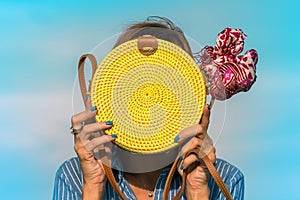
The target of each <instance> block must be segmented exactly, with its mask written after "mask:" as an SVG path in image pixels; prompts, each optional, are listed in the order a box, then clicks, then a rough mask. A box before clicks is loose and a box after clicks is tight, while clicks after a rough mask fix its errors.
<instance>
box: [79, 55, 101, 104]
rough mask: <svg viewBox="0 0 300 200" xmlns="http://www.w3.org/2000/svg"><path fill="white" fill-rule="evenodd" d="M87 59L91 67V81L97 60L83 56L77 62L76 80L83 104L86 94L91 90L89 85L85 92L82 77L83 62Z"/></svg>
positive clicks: (90, 56)
mask: <svg viewBox="0 0 300 200" xmlns="http://www.w3.org/2000/svg"><path fill="white" fill-rule="evenodd" d="M87 58H88V59H89V60H90V62H91V65H92V77H91V79H93V76H94V73H95V71H96V69H97V60H96V58H95V56H94V55H92V54H84V55H82V56H81V57H80V58H79V61H78V79H79V86H80V90H81V95H82V99H83V102H85V100H86V95H87V92H90V90H91V84H90V85H89V88H88V91H87V87H86V82H85V76H84V63H85V60H86V59H87Z"/></svg>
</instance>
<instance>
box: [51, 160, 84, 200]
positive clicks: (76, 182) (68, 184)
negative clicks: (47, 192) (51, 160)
mask: <svg viewBox="0 0 300 200" xmlns="http://www.w3.org/2000/svg"><path fill="white" fill-rule="evenodd" d="M76 167H78V166H77V165H76V160H74V159H71V160H68V161H66V162H64V163H63V164H62V165H61V166H60V168H59V169H58V170H57V172H56V175H55V180H54V190H53V196H52V200H81V199H82V194H81V184H80V182H81V181H80V177H79V176H78V174H77V173H76V172H77V170H76Z"/></svg>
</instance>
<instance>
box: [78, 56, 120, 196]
mask: <svg viewBox="0 0 300 200" xmlns="http://www.w3.org/2000/svg"><path fill="white" fill-rule="evenodd" d="M87 58H88V59H89V60H90V62H91V65H92V77H91V79H93V76H94V73H95V71H96V69H97V60H96V58H95V56H93V55H92V54H84V55H82V56H81V57H80V59H79V62H78V78H79V86H80V90H81V95H82V99H83V101H84V102H85V99H86V95H87V92H90V90H91V84H90V85H89V88H88V90H87V87H86V82H85V76H84V66H85V65H84V64H85V60H86V59H87ZM103 168H104V171H105V174H106V177H107V179H108V181H109V182H110V184H111V186H112V188H113V189H114V190H115V192H116V193H117V194H118V195H119V197H120V198H121V199H122V200H126V198H125V197H124V195H123V193H122V192H121V190H120V188H119V186H118V184H117V181H116V179H115V177H114V174H113V171H112V169H111V168H110V167H108V166H106V165H105V164H103Z"/></svg>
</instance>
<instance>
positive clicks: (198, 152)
mask: <svg viewBox="0 0 300 200" xmlns="http://www.w3.org/2000/svg"><path fill="white" fill-rule="evenodd" d="M190 154H195V155H196V156H197V157H198V160H200V159H202V160H203V162H204V164H205V165H206V167H207V169H208V171H209V172H210V174H211V176H212V177H213V179H214V180H215V182H216V183H217V185H218V186H219V188H220V189H221V191H222V193H223V194H224V196H225V197H226V199H227V200H233V198H232V196H231V194H230V192H229V191H228V189H227V187H226V185H225V183H224V182H223V180H222V178H221V176H220V175H219V173H218V171H217V170H216V168H215V166H214V165H213V163H212V162H211V161H210V159H209V158H208V156H207V155H206V154H205V153H204V152H202V151H201V150H200V149H193V150H191V151H189V152H187V153H186V154H185V155H184V156H183V157H187V156H189V155H190ZM200 157H201V158H200ZM179 163H180V161H179V156H178V157H177V158H176V160H175V162H174V163H173V165H172V168H171V170H170V172H169V175H168V178H167V181H166V184H165V187H164V193H163V199H164V200H167V199H168V193H169V190H170V186H171V181H172V179H173V176H174V173H175V170H176V169H177V166H178V164H179ZM186 177H187V173H186V171H185V170H184V171H183V175H182V185H181V188H180V190H179V192H178V193H177V194H176V196H175V197H174V198H173V200H179V198H180V197H181V195H182V193H183V191H184V188H185V184H186V183H185V182H186Z"/></svg>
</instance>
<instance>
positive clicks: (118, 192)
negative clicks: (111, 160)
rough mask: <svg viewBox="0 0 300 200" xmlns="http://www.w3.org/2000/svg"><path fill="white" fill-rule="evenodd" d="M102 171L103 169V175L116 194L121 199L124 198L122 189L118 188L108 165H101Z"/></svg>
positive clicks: (124, 199) (123, 199)
mask: <svg viewBox="0 0 300 200" xmlns="http://www.w3.org/2000/svg"><path fill="white" fill-rule="evenodd" d="M103 168H104V171H105V175H106V177H107V179H108V181H109V183H110V185H111V186H112V188H113V189H114V190H115V192H116V193H117V194H118V196H119V197H120V198H121V199H122V200H126V198H125V196H124V194H123V193H122V191H121V190H120V188H119V186H118V184H117V181H116V178H115V176H114V174H113V171H112V169H111V168H110V167H108V166H106V165H103Z"/></svg>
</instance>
